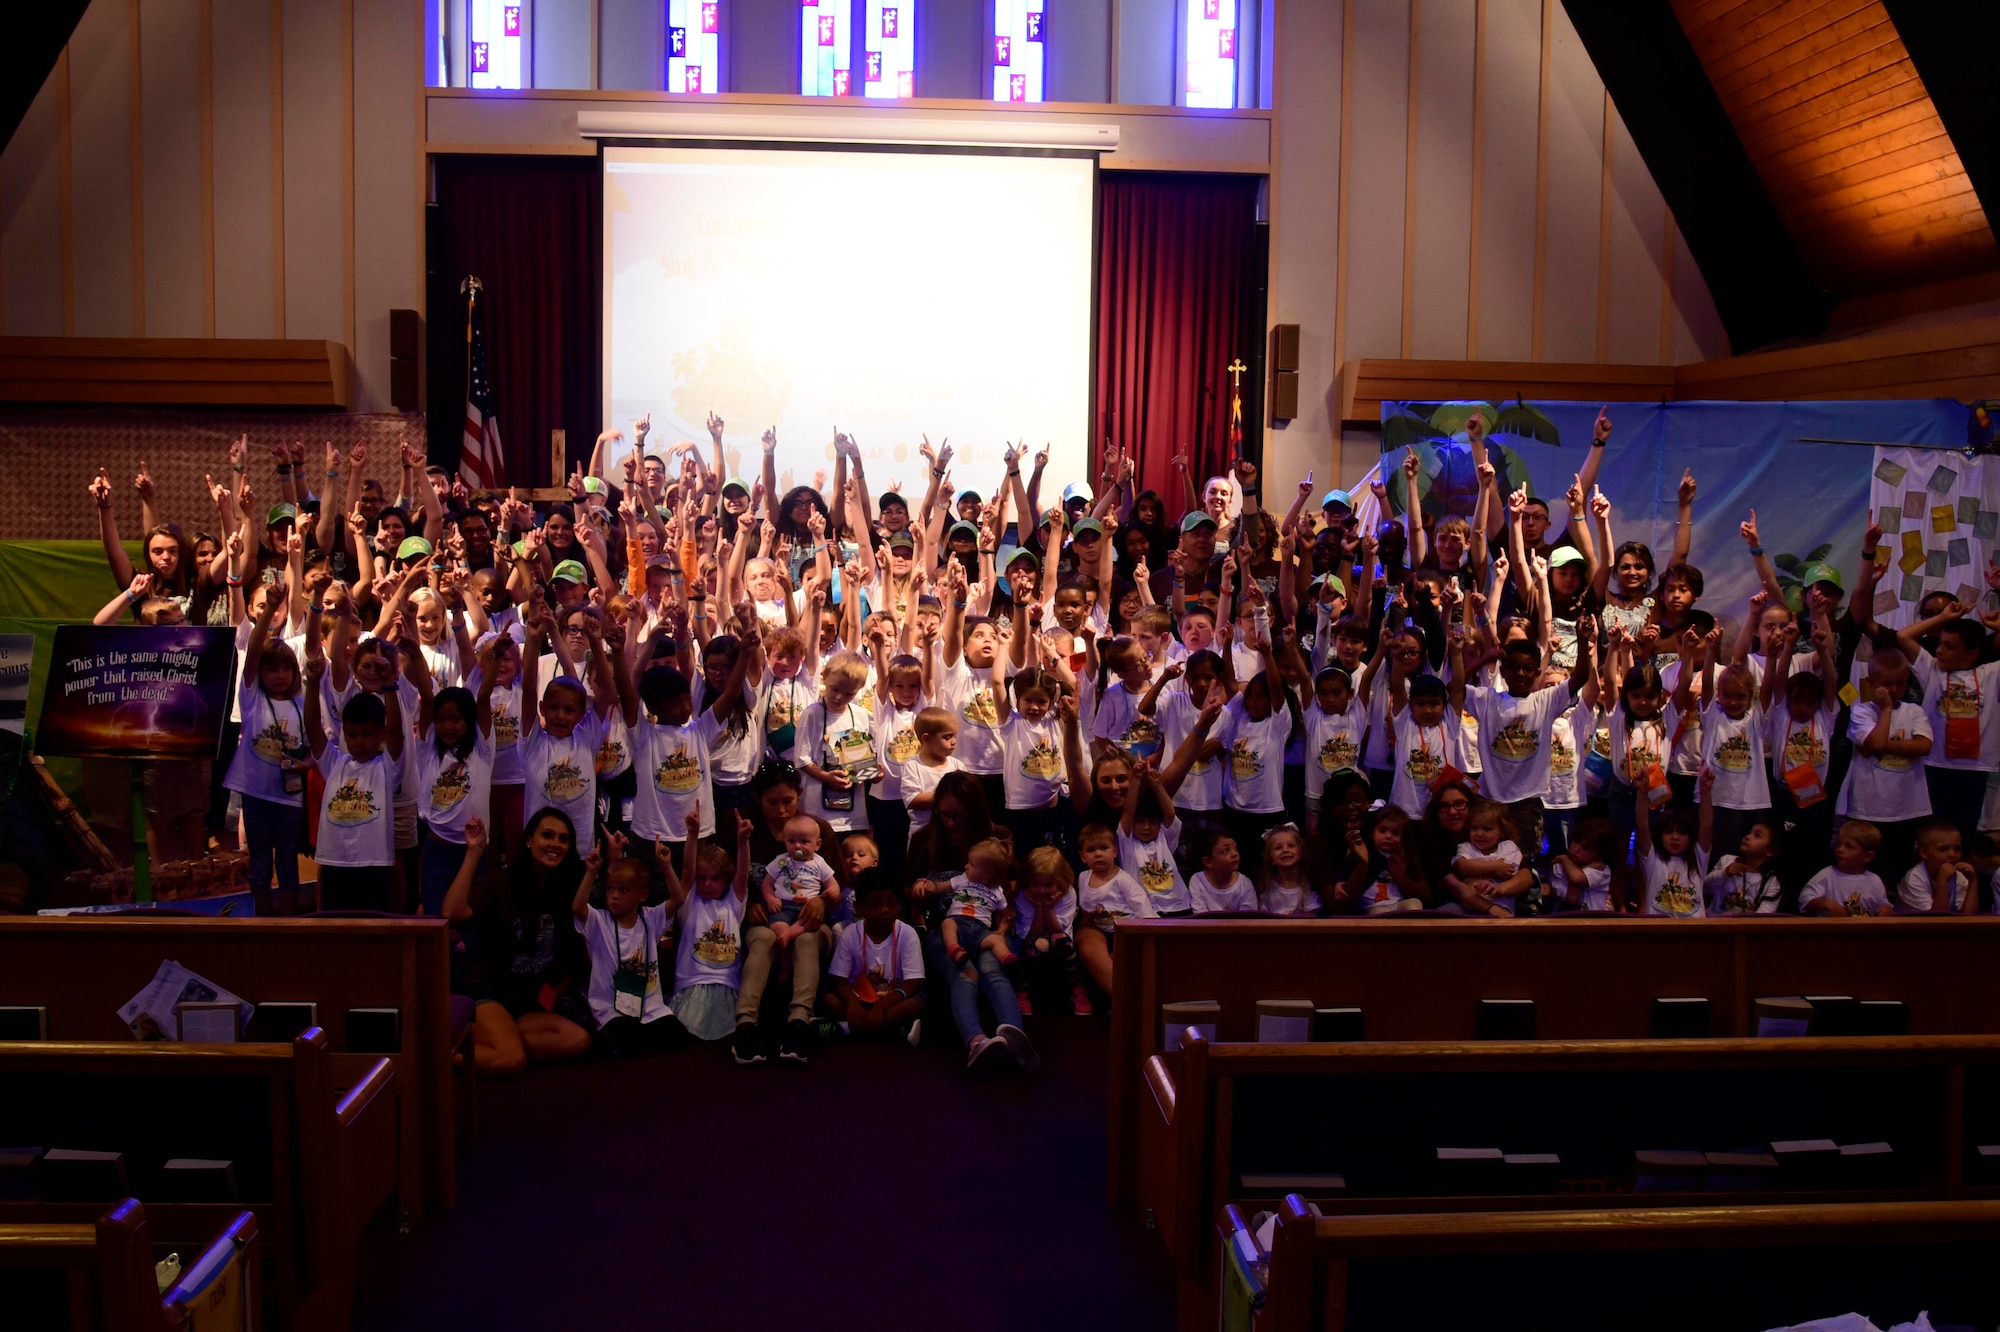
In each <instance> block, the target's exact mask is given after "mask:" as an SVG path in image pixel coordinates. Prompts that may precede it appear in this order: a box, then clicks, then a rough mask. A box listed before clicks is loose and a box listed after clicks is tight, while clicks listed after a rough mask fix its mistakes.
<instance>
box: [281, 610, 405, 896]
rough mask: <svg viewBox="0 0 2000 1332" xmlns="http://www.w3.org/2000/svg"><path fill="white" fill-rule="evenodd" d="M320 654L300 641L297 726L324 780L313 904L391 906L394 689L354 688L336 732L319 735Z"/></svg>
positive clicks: (397, 773)
mask: <svg viewBox="0 0 2000 1332" xmlns="http://www.w3.org/2000/svg"><path fill="white" fill-rule="evenodd" d="M325 672H326V658H325V657H323V656H321V655H320V651H319V644H318V642H317V641H312V642H308V643H307V645H306V686H307V687H306V690H305V728H306V743H307V744H308V745H310V746H311V747H312V753H313V761H314V762H315V763H316V764H318V765H319V771H320V776H321V777H323V778H324V779H325V781H326V793H325V794H324V795H323V796H322V797H321V799H320V807H319V841H318V843H317V845H316V846H315V847H314V853H313V856H314V859H315V860H317V861H318V862H319V867H320V875H319V905H320V910H322V911H389V910H392V909H393V908H394V905H395V903H394V902H393V900H392V898H393V893H392V883H393V880H392V879H391V877H390V872H389V871H390V867H391V866H392V865H394V864H395V863H396V820H395V817H394V812H393V806H394V803H395V796H396V783H397V782H398V781H399V780H400V779H401V777H402V774H403V745H404V730H403V709H402V704H401V702H400V700H399V697H398V695H399V691H398V690H396V689H393V688H392V689H390V690H388V691H387V692H386V693H381V694H369V693H361V694H356V695H355V696H354V697H352V698H350V699H348V700H347V702H346V703H345V704H344V705H342V707H341V710H340V739H339V740H331V739H328V738H327V734H326V726H325V723H324V721H323V720H322V718H321V717H320V689H319V682H320V677H321V676H322V675H324V674H325Z"/></svg>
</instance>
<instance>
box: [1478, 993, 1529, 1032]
mask: <svg viewBox="0 0 2000 1332" xmlns="http://www.w3.org/2000/svg"><path fill="white" fill-rule="evenodd" d="M1479 1039H1480V1040H1482V1041H1532V1040H1534V1039H1535V1001H1534V1000H1532V999H1481V1000H1480V1001H1479Z"/></svg>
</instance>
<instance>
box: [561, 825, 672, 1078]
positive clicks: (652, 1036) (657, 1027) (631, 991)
mask: <svg viewBox="0 0 2000 1332" xmlns="http://www.w3.org/2000/svg"><path fill="white" fill-rule="evenodd" d="M624 846H625V837H624V835H623V834H622V833H615V832H609V831H606V832H604V833H603V834H602V835H601V836H600V837H599V838H598V840H597V844H596V845H595V846H593V847H592V848H591V850H590V855H589V856H587V857H586V858H585V862H586V863H587V864H588V865H590V867H591V868H592V869H593V870H599V869H603V867H604V862H605V861H606V860H607V859H610V861H611V864H610V868H609V869H604V871H603V872H604V905H603V906H602V907H594V906H592V905H591V904H590V890H591V888H592V886H593V884H592V881H593V880H594V879H595V877H596V875H594V874H588V875H585V876H584V877H583V879H582V880H581V881H580V882H579V883H578V884H577V887H576V898H575V900H574V901H573V902H572V903H571V905H570V911H571V914H572V915H573V916H574V918H575V921H576V932H577V933H578V934H581V935H582V936H583V947H584V952H585V953H586V954H587V955H588V956H589V958H590V990H589V992H588V996H587V997H588V998H589V1000H590V1015H591V1017H593V1018H595V1019H596V1020H597V1032H596V1034H595V1036H594V1037H593V1041H592V1043H593V1044H595V1045H596V1046H597V1048H598V1049H599V1050H602V1051H603V1052H605V1053H606V1054H610V1055H613V1056H624V1055H634V1054H656V1053H658V1052H659V1051H662V1050H668V1049H673V1048H675V1047H677V1046H679V1045H682V1044H684V1043H685V1042H686V1040H687V1028H686V1027H684V1026H682V1025H681V1023H680V1021H679V1019H677V1018H676V1017H675V1016H674V1012H673V1010H672V1009H671V1008H669V1007H668V1006H667V1000H666V996H665V995H664V994H663V993H662V992H661V990H660V939H661V937H662V936H663V935H665V934H666V932H667V922H668V921H669V920H671V919H673V906H672V903H671V901H669V902H668V903H666V904H662V905H660V906H647V905H646V893H647V890H648V889H649V888H650V887H651V886H652V875H651V873H650V872H649V871H648V870H647V869H646V864H645V862H644V861H642V860H638V859H636V858H633V857H629V856H624V855H622V854H620V853H621V852H622V851H623V849H624ZM675 886H676V887H678V884H676V885H675Z"/></svg>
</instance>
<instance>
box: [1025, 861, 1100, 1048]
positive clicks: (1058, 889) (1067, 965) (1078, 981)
mask: <svg viewBox="0 0 2000 1332" xmlns="http://www.w3.org/2000/svg"><path fill="white" fill-rule="evenodd" d="M1010 934H1011V935H1012V937H1011V939H1009V941H1008V942H1009V944H1010V946H1011V947H1012V949H1013V952H1014V956H1015V960H1014V962H1013V963H1012V964H1010V965H1009V966H1008V968H1007V974H1008V976H1009V978H1010V979H1012V980H1013V982H1014V998H1015V999H1016V1000H1017V1001H1018V1002H1019V1004H1020V1006H1021V1015H1022V1016H1023V1017H1026V1016H1028V1015H1029V1014H1032V1013H1033V1012H1034V1011H1035V1010H1034V1006H1033V1001H1032V1000H1031V999H1030V998H1029V996H1030V995H1031V994H1032V993H1033V992H1034V989H1035V982H1036V981H1037V980H1039V979H1040V978H1041V977H1042V976H1043V975H1044V974H1046V973H1049V972H1052V971H1053V972H1056V973H1058V974H1059V975H1060V977H1061V979H1062V981H1063V983H1064V986H1065V988H1067V989H1068V990H1069V994H1070V1003H1071V1005H1072V1006H1073V1007H1074V1008H1075V1010H1076V1011H1077V1012H1078V1013H1082V1014H1085V1015H1086V1016H1087V1015H1088V1014H1089V1013H1090V1011H1091V1008H1090V992H1089V991H1087V990H1085V989H1084V988H1083V977H1082V975H1081V973H1079V972H1078V971H1077V967H1076V937H1075V936H1076V873H1075V871H1074V870H1072V869H1070V867H1069V861H1067V860H1066V859H1064V858H1063V853H1062V852H1061V851H1060V850H1059V849H1057V848H1056V847H1053V846H1038V847H1036V848H1035V849H1034V850H1032V851H1030V852H1028V861H1027V870H1026V873H1025V876H1024V878H1023V881H1022V884H1021V892H1020V894H1019V896H1018V897H1016V898H1015V900H1014V924H1013V929H1012V930H1011V931H1010Z"/></svg>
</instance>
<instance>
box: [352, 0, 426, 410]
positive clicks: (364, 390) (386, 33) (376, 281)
mask: <svg viewBox="0 0 2000 1332" xmlns="http://www.w3.org/2000/svg"><path fill="white" fill-rule="evenodd" d="M415 23H416V19H415V16H414V15H412V13H411V12H410V7H409V6H408V5H407V4H405V3H403V0H355V5H354V142H355V154H354V378H355V385H354V389H355V391H354V400H355V405H356V410H358V411H364V412H386V411H388V410H390V405H389V311H390V310H391V309H396V308H403V309H421V308H423V290H422V274H423V236H422V234H421V227H422V212H421V209H420V200H419V199H418V197H417V176H416V173H415V172H413V171H412V170H411V169H410V164H411V163H412V162H413V161H415V160H416V157H417V153H418V151H419V149H418V143H417V126H416V122H415V120H414V118H413V117H412V115H411V108H412V107H413V106H415V105H416V101H417V91H418V87H419V84H418V82H417V80H418V77H419V75H420V73H421V68H420V66H419V65H418V64H417V59H416V52H414V51H412V50H411V49H410V46H411V43H412V41H413V40H414V39H415Z"/></svg>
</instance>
